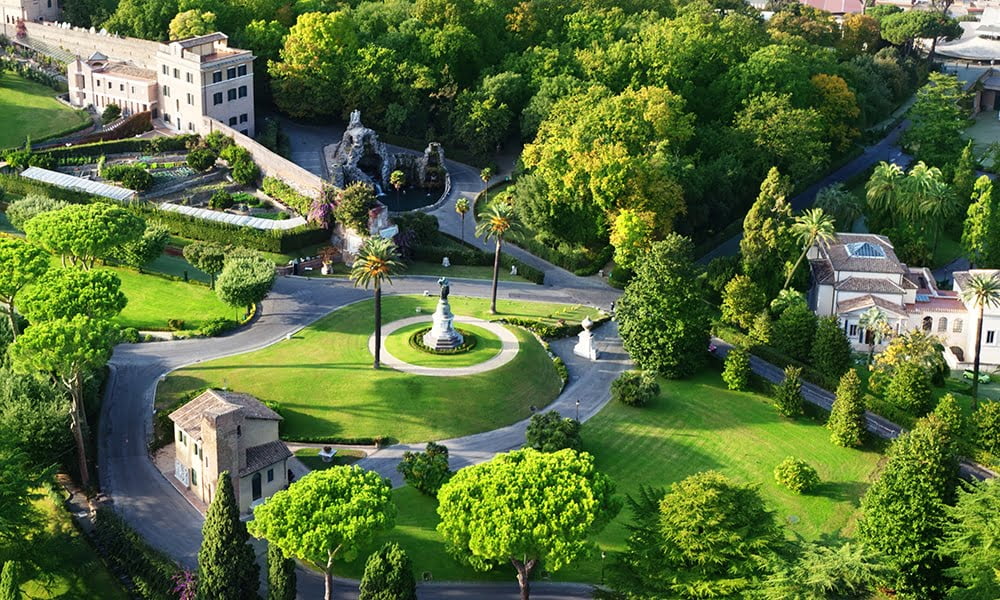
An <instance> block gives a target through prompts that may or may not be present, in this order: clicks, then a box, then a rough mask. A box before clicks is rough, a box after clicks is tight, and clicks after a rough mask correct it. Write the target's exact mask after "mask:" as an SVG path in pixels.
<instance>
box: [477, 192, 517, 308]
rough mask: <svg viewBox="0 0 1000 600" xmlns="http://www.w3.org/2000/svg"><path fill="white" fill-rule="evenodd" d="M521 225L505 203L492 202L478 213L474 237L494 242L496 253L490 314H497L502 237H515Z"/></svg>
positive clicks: (512, 208) (512, 210) (494, 256)
mask: <svg viewBox="0 0 1000 600" xmlns="http://www.w3.org/2000/svg"><path fill="white" fill-rule="evenodd" d="M520 228H521V223H520V221H519V220H518V218H517V214H515V213H514V207H513V206H511V205H510V204H509V203H507V202H494V203H493V205H492V206H490V207H489V209H488V210H485V211H483V212H481V213H479V224H478V225H476V235H477V236H479V237H482V238H483V240H485V241H489V240H494V241H496V244H497V248H496V253H495V254H494V255H493V293H492V295H491V297H490V298H491V299H490V314H494V315H495V314H496V313H497V279H498V278H499V277H500V247H501V246H502V245H503V240H504V237H505V236H507V235H511V234H513V235H516V234H517V233H518V231H519V230H520Z"/></svg>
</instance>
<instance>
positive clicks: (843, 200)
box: [813, 183, 864, 231]
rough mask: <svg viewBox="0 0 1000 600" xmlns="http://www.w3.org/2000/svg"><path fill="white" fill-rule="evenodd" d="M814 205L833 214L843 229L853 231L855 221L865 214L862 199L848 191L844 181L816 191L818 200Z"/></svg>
mask: <svg viewBox="0 0 1000 600" xmlns="http://www.w3.org/2000/svg"><path fill="white" fill-rule="evenodd" d="M813 205H814V206H816V207H817V208H822V209H823V212H825V213H827V214H829V215H830V216H832V217H833V219H834V221H836V222H837V223H838V224H839V225H840V227H841V228H842V229H841V230H842V231H851V228H852V226H853V225H854V222H855V221H857V220H858V219H859V218H861V215H863V214H864V212H863V205H862V202H861V199H860V198H859V197H858V196H857V195H856V194H853V193H851V192H849V191H847V190H846V189H845V188H844V184H843V183H835V184H833V185H829V186H827V187H825V188H823V189H821V190H820V191H819V192H817V193H816V202H815V203H814V204H813Z"/></svg>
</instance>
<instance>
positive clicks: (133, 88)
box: [132, 85, 135, 94]
mask: <svg viewBox="0 0 1000 600" xmlns="http://www.w3.org/2000/svg"><path fill="white" fill-rule="evenodd" d="M132 93H133V94H134V93H135V86H134V85H133V86H132Z"/></svg>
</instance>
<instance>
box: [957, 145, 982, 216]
mask: <svg viewBox="0 0 1000 600" xmlns="http://www.w3.org/2000/svg"><path fill="white" fill-rule="evenodd" d="M978 170H979V161H977V160H976V156H975V155H974V154H973V153H972V140H969V143H968V144H966V145H965V147H964V148H962V153H961V154H960V155H959V157H958V162H957V163H956V164H955V171H954V173H952V176H951V188H952V190H954V191H955V197H956V198H957V199H958V200H959V202H960V203H961V204H960V205H961V206H965V203H966V202H968V201H969V199H970V198H972V197H973V196H972V192H973V189H974V188H975V185H976V171H978Z"/></svg>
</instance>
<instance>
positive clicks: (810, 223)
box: [781, 208, 836, 290]
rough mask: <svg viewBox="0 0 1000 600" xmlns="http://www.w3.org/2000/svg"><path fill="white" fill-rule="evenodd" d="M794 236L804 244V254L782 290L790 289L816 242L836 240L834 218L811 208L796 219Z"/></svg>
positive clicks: (800, 256) (786, 278)
mask: <svg viewBox="0 0 1000 600" xmlns="http://www.w3.org/2000/svg"><path fill="white" fill-rule="evenodd" d="M791 231H792V234H794V235H795V237H797V238H799V241H801V242H802V254H799V259H798V260H796V261H795V264H794V265H793V266H792V270H791V271H789V272H788V276H787V277H785V285H784V286H782V288H781V289H783V290H786V289H788V284H789V283H791V282H792V277H793V276H794V275H795V271H796V270H797V269H798V268H799V264H801V263H802V259H803V258H805V257H806V253H808V252H809V248H812V245H813V244H815V243H816V242H831V241H833V239H834V236H835V233H834V232H835V231H836V229H835V228H834V226H833V217H831V216H830V215H828V214H826V213H824V212H823V209H822V208H810V209H808V210H806V211H805V212H804V213H802V214H801V215H799V216H797V217H795V222H794V223H792V227H791Z"/></svg>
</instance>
